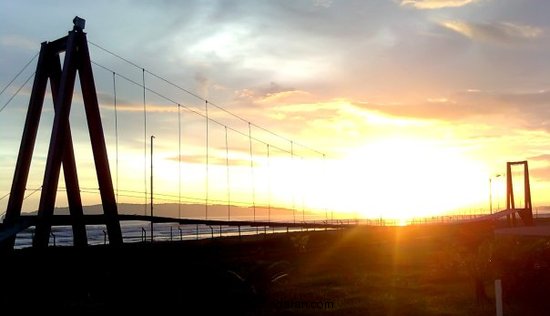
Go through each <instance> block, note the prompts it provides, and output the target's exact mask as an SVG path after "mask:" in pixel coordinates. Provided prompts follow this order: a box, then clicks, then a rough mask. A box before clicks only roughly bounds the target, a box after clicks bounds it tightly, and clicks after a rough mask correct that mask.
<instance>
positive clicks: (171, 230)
mask: <svg viewBox="0 0 550 316" xmlns="http://www.w3.org/2000/svg"><path fill="white" fill-rule="evenodd" d="M170 241H172V226H170Z"/></svg>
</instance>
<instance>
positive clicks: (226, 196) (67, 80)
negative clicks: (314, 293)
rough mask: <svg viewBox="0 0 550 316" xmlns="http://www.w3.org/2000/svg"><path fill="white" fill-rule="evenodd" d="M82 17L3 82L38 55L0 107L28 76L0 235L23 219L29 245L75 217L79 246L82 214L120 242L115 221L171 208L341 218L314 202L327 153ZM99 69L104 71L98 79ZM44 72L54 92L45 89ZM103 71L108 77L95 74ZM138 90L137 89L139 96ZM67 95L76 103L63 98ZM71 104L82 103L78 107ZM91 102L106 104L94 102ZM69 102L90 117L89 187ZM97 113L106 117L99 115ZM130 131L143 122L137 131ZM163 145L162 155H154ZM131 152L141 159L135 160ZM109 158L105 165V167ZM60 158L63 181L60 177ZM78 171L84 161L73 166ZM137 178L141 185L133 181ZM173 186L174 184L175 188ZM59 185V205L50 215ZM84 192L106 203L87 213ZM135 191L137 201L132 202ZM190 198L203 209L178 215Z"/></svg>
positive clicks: (215, 215)
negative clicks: (126, 210)
mask: <svg viewBox="0 0 550 316" xmlns="http://www.w3.org/2000/svg"><path fill="white" fill-rule="evenodd" d="M84 23H85V22H84V20H83V19H80V18H78V17H77V18H75V20H74V28H73V30H72V31H70V32H69V34H68V35H67V36H65V37H62V38H60V39H57V40H54V41H51V42H44V43H42V45H41V49H40V52H39V53H38V54H36V55H35V56H33V58H32V59H31V60H30V61H29V62H28V63H27V64H26V65H25V66H24V67H23V69H21V71H19V73H18V74H17V75H16V76H15V78H14V79H13V80H11V81H10V82H9V83H8V85H7V86H6V87H4V89H3V90H2V93H4V92H6V91H8V90H9V88H11V85H12V84H13V83H14V82H15V80H16V79H17V78H18V77H19V76H20V75H21V74H23V73H24V71H25V70H26V69H27V68H28V67H29V66H30V65H32V64H33V62H34V61H35V60H37V61H36V71H35V72H34V73H32V74H30V75H29V76H28V77H27V78H26V80H25V81H24V82H23V84H22V85H21V86H20V87H19V88H18V89H16V90H15V92H14V93H13V95H12V96H11V97H10V98H9V99H8V101H7V102H6V103H5V104H4V105H3V106H2V108H0V113H1V112H4V111H6V108H7V107H8V106H9V105H10V103H11V102H13V100H14V99H15V98H16V97H17V96H18V94H20V93H21V92H22V91H23V92H24V91H26V90H25V88H26V86H27V85H28V84H29V82H30V81H31V79H34V80H33V85H32V90H31V93H30V101H29V107H28V111H27V114H26V118H25V123H24V129H23V133H22V134H23V135H22V138H21V139H22V140H21V144H20V148H19V153H18V157H17V161H16V166H15V172H14V176H13V182H12V186H11V190H10V191H9V193H7V194H5V195H4V196H3V197H2V200H4V199H7V201H8V203H7V207H6V212H5V214H4V215H5V218H4V221H3V223H2V225H1V226H0V230H1V232H0V240H1V241H2V242H3V243H4V244H7V247H8V248H10V247H11V246H13V243H14V239H15V237H16V235H17V233H19V232H21V231H22V230H24V229H27V228H28V227H31V226H34V227H36V230H35V234H34V237H33V245H34V246H46V245H48V239H49V236H50V233H51V226H52V225H53V226H55V225H70V226H72V228H73V230H72V232H73V238H74V244H75V245H86V244H87V236H86V225H90V224H100V223H102V224H105V226H106V229H107V231H108V235H109V242H110V243H111V244H120V243H121V242H122V236H121V229H120V224H119V221H120V220H137V221H148V222H151V232H150V233H151V235H152V234H153V231H152V230H153V223H154V222H166V221H169V219H168V218H170V220H171V221H172V222H175V223H181V224H185V223H187V224H189V223H193V224H204V225H224V226H236V227H237V226H238V227H239V228H240V227H241V226H250V227H260V226H263V227H282V226H284V227H287V228H288V227H290V228H296V227H300V228H302V229H303V228H335V227H337V226H340V227H341V224H338V222H335V221H334V218H333V213H331V215H330V220H329V210H328V209H327V207H326V206H324V205H323V201H322V200H323V196H324V195H325V192H323V190H324V188H323V186H322V185H321V183H322V182H323V179H322V176H323V174H322V173H323V164H324V161H325V159H326V154H325V153H323V152H322V151H320V150H317V149H315V148H312V147H310V146H306V145H304V144H301V143H300V142H297V141H295V140H293V139H291V138H288V137H286V136H283V135H281V134H279V133H277V132H275V131H272V130H270V129H268V128H266V127H264V126H262V125H261V124H259V123H255V122H253V121H251V120H248V119H246V118H245V117H244V116H242V115H240V114H236V113H235V112H233V111H230V110H228V109H227V108H226V107H222V106H220V105H218V104H216V103H215V102H212V101H210V100H208V99H206V98H205V97H203V96H200V95H199V94H198V93H195V92H192V91H191V90H190V89H187V88H184V87H182V86H180V85H179V84H176V83H174V82H173V81H171V80H169V79H166V78H165V77H163V76H160V75H158V74H156V73H154V72H152V71H150V70H147V69H145V68H144V67H142V66H140V65H137V64H136V63H134V62H132V61H130V60H129V58H125V57H123V56H121V55H119V54H116V53H114V52H113V51H111V50H109V49H107V48H104V47H102V46H101V45H99V44H96V43H93V42H90V41H88V40H87V38H86V33H85V32H84V31H83V29H84ZM89 45H91V46H92V47H94V49H96V50H97V51H99V52H101V53H103V54H104V55H108V56H110V58H112V59H114V60H116V62H115V63H113V64H115V66H107V65H105V63H103V62H100V61H96V60H94V59H92V58H90V51H89V47H90V46H89ZM62 55H64V60H63V66H61V58H62ZM117 63H118V64H122V65H124V66H127V67H129V68H134V70H137V72H138V73H140V75H141V76H140V77H141V78H140V79H141V80H139V79H136V78H133V77H132V75H131V74H126V73H123V72H122V71H119V70H115V69H114V68H116V65H117ZM119 66H120V65H119ZM119 68H121V67H119ZM98 73H99V75H98ZM77 74H78V79H79V80H78V82H79V85H80V88H81V93H80V94H78V91H75V90H78V89H75V85H76V86H78V84H77V83H78V82H77V80H76V76H77ZM98 77H99V78H101V79H100V80H96V78H98ZM48 82H49V85H50V88H51V94H48V93H47V84H48ZM96 82H97V85H96ZM106 82H107V83H109V84H104V83H106ZM155 84H156V85H155ZM109 85H110V87H108V86H109ZM100 86H101V87H103V88H102V89H101V90H100V89H99V88H97V87H100ZM107 87H108V88H107ZM73 94H74V100H73ZM136 94H137V95H139V97H140V98H141V100H140V101H139V102H138V101H137V100H136ZM46 99H51V102H52V103H53V104H54V113H55V115H54V116H53V124H52V125H51V128H52V130H51V138H49V139H47V138H46V139H40V136H37V134H38V130H39V128H40V125H39V123H40V119H41V116H47V115H48V112H50V111H48V109H44V110H43V103H45V100H46ZM100 101H101V102H100ZM72 103H74V104H75V106H73V107H72V109H71V105H72ZM100 104H101V106H100ZM77 105H83V106H82V108H83V109H84V111H82V108H80V107H79V106H77ZM100 108H102V110H103V112H104V113H100ZM6 112H7V111H6ZM70 112H72V113H73V114H72V115H73V116H80V118H84V119H85V121H86V123H87V125H88V133H89V134H88V135H89V139H90V143H91V150H88V151H87V153H88V154H89V156H88V157H93V165H94V167H93V168H90V169H88V170H85V171H87V172H88V173H93V172H94V171H95V175H96V176H97V179H94V180H96V181H97V182H96V183H97V184H99V185H98V186H97V187H94V184H93V181H92V182H86V183H92V184H91V185H88V186H82V182H81V181H82V180H81V179H79V177H78V176H77V163H76V157H77V156H78V154H79V153H80V144H77V143H73V139H75V135H76V134H79V135H81V134H83V133H82V131H80V130H79V129H74V126H75V125H74V123H73V124H71V123H70V120H69V113H70ZM75 112H76V113H75ZM105 112H108V113H109V114H112V117H109V118H107V119H105V117H106V114H105ZM162 114H164V115H162ZM138 116H141V118H138ZM102 119H103V120H102ZM104 121H109V123H111V124H112V125H111V126H113V129H114V133H112V134H111V135H108V138H110V140H111V142H110V144H111V146H109V148H108V146H107V144H108V143H107V141H106V139H107V137H106V134H105V133H104V131H105V130H106V129H107V128H106V125H105V124H104ZM169 125H171V126H169ZM109 130H110V128H109ZM135 130H142V131H143V137H142V139H139V136H137V135H136V132H135ZM153 133H154V134H155V136H153ZM154 139H156V140H157V143H158V144H159V147H161V146H162V148H161V149H160V150H159V149H157V150H158V152H159V154H157V156H155V155H154V154H153V150H154V149H155V148H154V146H153V140H154ZM132 142H133V143H137V144H138V146H139V143H141V146H143V147H142V148H143V151H142V153H141V154H140V153H139V152H138V150H135V148H136V147H138V146H133V147H132V149H130V150H128V147H129V143H132ZM45 143H49V147H48V149H47V159H46V163H45V167H44V176H43V182H42V185H39V186H38V185H37V186H35V187H34V188H31V185H30V183H29V182H28V181H29V180H28V179H29V174H30V172H31V162H32V161H33V154H34V152H35V151H36V150H37V148H35V147H38V149H42V150H44V148H41V147H42V146H43V145H44V144H45ZM113 143H114V146H112V144H113ZM76 146H78V148H75V147H76ZM113 147H114V148H113ZM122 147H124V148H125V149H126V150H123V149H121V148H122ZM176 148H177V150H175V149H176ZM109 149H111V151H110V152H109ZM112 149H114V150H112ZM109 154H110V156H111V157H109ZM161 155H162V156H164V157H162V159H160V158H161V157H159V156H161ZM34 159H36V157H35V158H34ZM139 160H141V161H142V163H143V164H142V165H141V166H139ZM153 162H156V163H155V164H154V163H153ZM111 165H114V173H113V174H112V173H111ZM130 165H131V166H130ZM201 165H202V167H201ZM61 168H63V175H64V182H65V187H64V188H63V187H61V186H60V185H59V178H60V174H61ZM200 169H202V170H200ZM80 170H82V169H80ZM154 171H155V173H154ZM139 173H141V174H142V175H141V176H140V175H139ZM82 174H83V173H82V171H81V173H80V175H81V177H82ZM154 174H155V175H156V177H154V176H153V175H154ZM85 177H88V175H87V174H86V175H85ZM305 178H310V179H313V181H314V182H317V183H318V184H317V185H316V188H314V189H313V188H312V186H311V185H308V183H306V182H305V181H304V180H303V179H305ZM113 180H114V181H113ZM86 181H87V180H86ZM163 181H164V182H166V183H164V184H163ZM113 182H114V183H113ZM139 182H142V184H143V185H142V187H141V188H140V187H139V184H138V183H139ZM176 183H177V185H174V184H176ZM154 184H155V186H154ZM175 186H177V190H174V187H175ZM201 186H202V188H201ZM159 187H160V189H159ZM153 190H155V192H153ZM299 191H301V192H299ZM306 191H307V192H306ZM59 192H66V202H67V204H68V209H69V213H70V215H68V216H63V215H54V209H55V203H56V199H58V197H57V195H58V193H59ZM38 193H40V194H39V195H40V197H39V200H38V211H37V214H36V215H23V214H22V210H23V202H24V201H25V200H27V199H29V198H31V197H33V198H34V197H37V196H38ZM35 194H36V195H35ZM86 194H87V195H95V196H96V197H95V201H98V200H99V201H100V202H99V201H98V203H100V204H101V205H102V208H103V210H102V213H103V214H101V215H88V214H86V215H85V214H84V211H83V210H84V208H85V207H83V200H84V198H83V196H84V195H86ZM140 194H141V195H142V200H141V201H140V202H137V201H138V200H139V195H140ZM97 196H99V199H98V198H97ZM89 200H93V199H90V198H89V196H87V197H86V201H89ZM121 202H126V203H128V202H130V203H134V204H142V205H143V214H132V215H130V214H119V213H120V209H119V208H118V205H120V203H121ZM155 202H156V203H159V202H160V203H162V202H164V203H166V202H172V203H177V208H178V211H177V216H175V215H176V214H173V213H172V214H170V215H171V216H168V217H167V216H162V215H161V216H154V213H153V206H154V205H155ZM190 202H192V203H195V204H201V205H202V207H203V216H202V218H200V219H199V218H194V219H192V218H184V217H185V214H184V211H182V205H183V204H184V203H190ZM219 205H225V207H226V211H224V212H223V214H222V212H220V210H219V207H218V208H216V207H215V206H219ZM149 208H150V209H149ZM234 209H237V210H242V209H248V210H249V211H250V214H248V215H247V216H242V214H241V216H240V217H237V218H232V211H233V212H235V210H234ZM272 212H274V213H278V214H279V215H280V214H281V213H286V214H287V216H286V217H285V218H284V220H281V218H279V220H277V219H274V218H272ZM241 213H242V212H241ZM279 217H280V216H279ZM314 219H315V221H314Z"/></svg>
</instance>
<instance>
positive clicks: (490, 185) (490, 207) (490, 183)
mask: <svg viewBox="0 0 550 316" xmlns="http://www.w3.org/2000/svg"><path fill="white" fill-rule="evenodd" d="M500 176H501V174H500V173H499V174H496V175H495V176H494V177H495V178H498V177H500ZM492 181H493V177H489V212H490V213H491V214H493V184H492Z"/></svg>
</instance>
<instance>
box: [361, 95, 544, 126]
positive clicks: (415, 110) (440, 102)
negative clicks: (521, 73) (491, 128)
mask: <svg viewBox="0 0 550 316" xmlns="http://www.w3.org/2000/svg"><path fill="white" fill-rule="evenodd" d="M354 105H355V106H356V107H358V108H362V109H366V110H374V111H379V112H382V113H385V114H388V115H392V116H401V117H409V118H418V119H429V120H446V121H451V122H458V121H473V120H476V119H478V120H485V121H490V120H492V119H490V118H489V117H491V118H495V117H500V118H502V119H503V120H504V119H505V120H507V121H508V122H514V123H518V122H519V123H521V124H522V127H524V128H534V129H544V130H550V90H541V91H533V92H522V93H509V92H495V91H480V90H468V91H460V92H456V93H454V94H452V95H451V96H449V97H447V98H443V97H438V98H429V99H428V100H427V101H426V102H421V103H414V104H382V103H379V104H377V103H368V102H356V103H354Z"/></svg>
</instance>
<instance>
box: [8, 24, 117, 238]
mask: <svg viewBox="0 0 550 316" xmlns="http://www.w3.org/2000/svg"><path fill="white" fill-rule="evenodd" d="M73 24H74V27H73V30H72V31H70V32H69V33H68V35H67V36H65V37H62V38H59V39H57V40H55V41H53V42H43V43H42V45H41V48H40V54H39V57H38V63H37V66H36V74H35V77H34V83H33V88H32V92H31V96H30V101H29V108H28V111H27V116H26V119H25V126H24V129H23V136H22V140H21V145H20V148H19V154H18V157H17V164H16V167H15V173H14V176H13V182H12V186H11V193H10V197H9V201H8V206H7V209H6V217H5V219H4V225H6V226H9V225H16V224H17V223H18V221H19V220H20V216H21V208H22V205H23V198H24V194H25V186H26V183H27V180H28V175H29V169H30V165H31V160H32V155H33V151H34V144H35V142H36V135H37V132H38V125H39V122H40V116H41V113H42V106H43V103H44V97H45V94H46V86H47V82H48V79H49V81H50V87H51V93H52V99H53V103H54V110H55V118H54V123H53V128H52V133H51V138H50V144H49V149H48V156H47V161H46V169H45V173H44V179H43V182H42V192H41V196H40V203H39V207H38V215H37V219H38V221H37V224H36V231H35V234H34V239H33V246H34V247H42V248H44V247H47V246H48V242H49V237H50V232H51V225H52V217H53V212H54V208H55V198H56V193H57V189H58V182H59V175H60V169H61V166H63V174H64V177H65V184H66V187H67V199H68V203H69V210H70V217H71V224H72V230H73V239H74V245H75V246H86V245H87V244H88V242H87V236H86V226H85V221H84V214H83V209H82V200H81V197H80V188H79V185H78V177H77V172H76V163H75V156H74V148H73V142H72V136H71V128H70V124H69V113H70V110H71V102H72V97H73V92H74V86H75V79H76V74H77V73H78V75H79V79H80V86H81V88H82V97H83V100H84V108H85V113H86V120H87V125H88V130H89V134H90V141H91V146H92V151H93V156H94V162H95V168H96V174H97V179H98V183H99V190H100V195H101V201H102V205H103V212H104V220H105V224H106V226H107V232H108V235H109V243H110V244H111V245H120V244H122V233H121V229H120V223H119V219H118V211H117V204H116V200H115V194H114V190H113V183H112V179H111V172H110V170H109V162H108V159H107V148H106V145H105V136H104V134H103V127H102V124H101V117H100V113H99V105H98V100H97V94H96V89H95V83H94V77H93V73H92V65H91V60H90V53H89V50H88V42H87V39H86V33H84V31H83V30H84V26H85V20H84V19H81V18H79V17H75V18H74V20H73ZM63 52H65V58H64V61H63V68H61V60H60V59H61V58H60V53H63ZM14 243H15V235H13V236H11V237H10V238H8V239H7V240H5V241H4V243H3V245H2V248H3V249H13V246H14Z"/></svg>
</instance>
